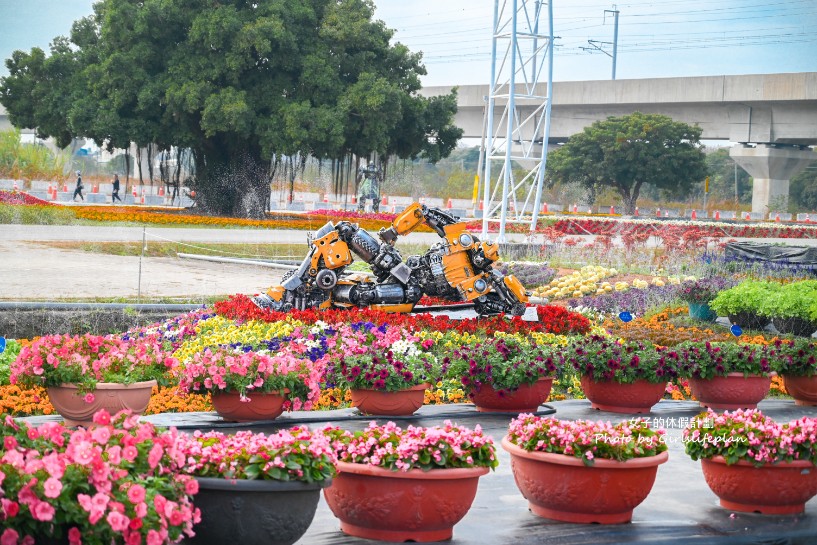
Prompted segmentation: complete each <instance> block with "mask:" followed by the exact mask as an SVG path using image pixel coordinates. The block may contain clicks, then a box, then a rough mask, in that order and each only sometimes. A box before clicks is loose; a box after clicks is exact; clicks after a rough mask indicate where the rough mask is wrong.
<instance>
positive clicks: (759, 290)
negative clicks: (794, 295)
mask: <svg viewBox="0 0 817 545" xmlns="http://www.w3.org/2000/svg"><path fill="white" fill-rule="evenodd" d="M779 289H780V284H778V283H777V282H764V281H759V280H745V281H743V282H741V283H740V284H738V285H737V286H735V287H733V288H730V289H728V290H724V291H722V292H720V293H718V295H717V296H716V297H715V298H714V299H713V300H712V302H711V303H709V306H710V307H711V308H712V310H714V311H715V312H717V313H718V315H719V316H730V315H735V314H739V313H741V312H749V313H754V314H757V313H759V311H760V307H761V305H762V304H763V302H764V301H765V300H766V298H768V297H770V296H771V295H772V294H773V293H775V292H776V291H778V290H779Z"/></svg>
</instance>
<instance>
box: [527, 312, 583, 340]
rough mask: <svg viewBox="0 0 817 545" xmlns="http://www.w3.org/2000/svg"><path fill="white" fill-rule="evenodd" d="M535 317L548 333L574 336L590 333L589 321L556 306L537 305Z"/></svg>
mask: <svg viewBox="0 0 817 545" xmlns="http://www.w3.org/2000/svg"><path fill="white" fill-rule="evenodd" d="M536 316H537V317H538V318H539V322H541V323H542V324H543V325H544V327H545V331H547V332H548V333H554V334H556V335H576V334H583V333H587V332H588V331H590V320H588V319H587V318H586V317H585V316H582V315H581V314H579V313H578V312H573V311H571V310H568V309H566V308H564V307H560V306H557V305H537V307H536Z"/></svg>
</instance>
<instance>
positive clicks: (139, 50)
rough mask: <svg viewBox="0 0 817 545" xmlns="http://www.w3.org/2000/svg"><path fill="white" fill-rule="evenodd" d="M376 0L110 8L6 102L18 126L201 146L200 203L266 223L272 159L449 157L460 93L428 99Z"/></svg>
mask: <svg viewBox="0 0 817 545" xmlns="http://www.w3.org/2000/svg"><path fill="white" fill-rule="evenodd" d="M373 13H374V4H373V2H371V1H370V0H340V1H330V0H306V1H303V2H287V1H284V0H260V1H258V2H252V3H245V2H238V3H226V4H225V3H214V2H211V1H209V0H192V1H189V0H146V1H144V2H138V3H134V2H128V1H125V0H103V1H101V2H98V3H97V4H95V5H94V15H92V16H90V17H87V18H85V19H82V20H80V21H77V22H76V23H75V24H74V26H73V29H72V32H71V38H70V42H69V41H68V39H66V38H58V39H56V40H55V41H54V45H52V48H51V54H50V56H48V57H46V55H45V53H44V52H43V51H42V50H39V49H34V50H32V51H31V52H30V53H25V52H21V51H16V52H15V53H14V55H13V57H12V59H11V60H9V61H8V62H7V66H8V68H9V76H8V77H6V78H4V79H3V80H2V81H0V102H2V104H3V105H4V106H5V107H6V109H7V110H8V111H9V113H10V115H11V119H12V122H13V123H14V124H15V125H18V126H31V127H37V128H38V131H39V132H40V133H41V134H42V135H43V136H46V135H49V136H55V137H57V139H58V141H59V142H60V143H61V144H62V145H65V144H67V143H68V142H69V141H70V137H71V136H85V137H91V138H93V139H94V140H95V141H97V142H106V143H107V144H108V145H109V146H111V147H119V148H124V147H127V145H128V144H129V142H131V141H133V142H136V143H137V144H138V145H140V146H145V145H147V144H149V143H153V144H155V145H157V146H158V149H169V147H170V146H172V145H174V146H179V147H183V148H191V149H192V152H193V157H194V159H195V167H196V169H195V170H196V178H195V179H193V180H191V181H190V185H191V187H192V188H193V189H195V190H196V193H197V203H198V205H199V206H200V207H201V208H203V209H205V210H206V211H210V212H214V213H218V214H227V215H238V214H239V213H240V214H244V215H250V216H260V215H262V214H263V212H264V205H265V203H266V200H267V198H268V196H269V177H270V164H271V163H270V161H271V160H274V161H281V160H282V157H284V158H286V157H292V156H294V155H296V154H299V156H300V157H305V156H308V155H311V156H314V157H317V158H319V159H323V158H328V159H339V158H343V157H346V156H347V155H349V154H355V155H357V156H358V157H367V156H370V155H372V154H375V153H376V154H378V155H379V156H380V157H388V156H391V155H396V156H398V157H401V158H412V159H413V158H416V157H418V156H425V157H428V158H429V159H430V160H431V161H437V160H439V159H440V158H442V157H445V156H446V155H448V153H450V152H451V150H452V149H453V148H454V146H455V145H456V142H457V140H458V139H459V137H460V136H461V134H462V132H461V131H460V129H458V128H456V127H455V126H454V125H453V123H452V119H453V115H454V113H455V112H456V96H455V93H452V94H450V95H447V96H442V97H431V98H427V97H422V96H420V95H418V94H417V91H418V90H419V89H420V86H421V85H420V78H419V77H420V75H423V74H425V68H424V67H423V65H422V64H421V62H420V55H419V54H415V53H411V52H410V51H409V50H408V49H407V48H406V47H405V46H404V45H402V44H400V43H395V44H391V39H392V37H393V31H392V30H389V29H387V28H386V27H385V25H384V24H383V23H382V21H377V20H374V19H373Z"/></svg>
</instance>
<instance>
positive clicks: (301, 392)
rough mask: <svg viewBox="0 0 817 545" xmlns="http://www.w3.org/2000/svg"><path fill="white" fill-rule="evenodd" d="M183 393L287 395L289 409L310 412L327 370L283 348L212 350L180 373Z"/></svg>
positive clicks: (199, 354) (192, 360)
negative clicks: (274, 350) (266, 351)
mask: <svg viewBox="0 0 817 545" xmlns="http://www.w3.org/2000/svg"><path fill="white" fill-rule="evenodd" d="M178 375H179V391H180V392H183V393H185V392H211V393H213V392H238V393H239V394H240V395H241V397H242V399H245V400H246V399H250V396H251V395H252V394H253V393H255V392H258V393H268V392H284V393H285V397H286V399H287V401H286V405H285V408H291V409H294V410H299V409H301V408H303V409H304V410H309V409H310V408H311V407H312V404H313V403H314V402H315V401H316V400H317V399H318V398H320V382H321V380H322V378H323V371H322V369H321V367H320V366H318V365H315V364H314V363H313V362H312V361H311V360H309V359H308V358H302V357H300V356H299V355H298V354H297V353H295V352H293V351H292V350H287V349H286V347H283V348H282V349H281V350H280V351H278V352H277V353H276V354H274V355H268V354H263V353H261V352H253V351H249V352H244V351H243V350H241V349H240V348H239V349H236V348H230V347H223V346H222V347H210V348H205V349H204V350H203V351H202V352H196V353H194V354H193V355H192V356H191V357H190V359H188V360H187V361H185V362H184V364H183V366H182V367H181V368H180V370H179V373H178Z"/></svg>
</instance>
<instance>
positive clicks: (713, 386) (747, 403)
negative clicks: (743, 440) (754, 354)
mask: <svg viewBox="0 0 817 545" xmlns="http://www.w3.org/2000/svg"><path fill="white" fill-rule="evenodd" d="M771 385H772V377H770V376H765V375H749V376H748V377H745V376H743V373H729V374H728V375H727V376H725V377H712V378H709V379H700V378H690V379H689V387H690V389H691V390H692V395H694V396H695V399H697V400H698V401H699V402H700V403H701V406H703V407H709V408H710V409H715V410H724V411H735V410H737V409H756V408H757V404H758V403H760V402H761V401H762V400H763V398H764V397H766V394H768V393H769V388H770V387H771Z"/></svg>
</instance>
